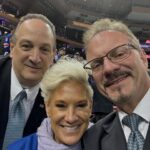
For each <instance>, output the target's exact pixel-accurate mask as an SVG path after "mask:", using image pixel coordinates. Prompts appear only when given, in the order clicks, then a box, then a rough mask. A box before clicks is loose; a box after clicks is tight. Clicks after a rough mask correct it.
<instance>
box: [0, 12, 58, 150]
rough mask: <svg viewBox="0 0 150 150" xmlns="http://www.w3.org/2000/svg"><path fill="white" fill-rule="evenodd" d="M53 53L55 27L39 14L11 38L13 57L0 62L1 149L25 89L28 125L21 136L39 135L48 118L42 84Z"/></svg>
mask: <svg viewBox="0 0 150 150" xmlns="http://www.w3.org/2000/svg"><path fill="white" fill-rule="evenodd" d="M54 51H55V27H54V25H53V24H52V23H51V22H50V21H49V20H48V19H47V18H46V17H45V16H43V15H40V14H27V15H26V16H24V17H22V18H21V19H20V21H19V23H18V25H17V27H16V30H15V31H14V34H13V35H12V38H11V52H10V55H9V56H5V57H4V58H1V59H0V118H1V119H0V149H2V147H3V142H4V137H5V132H6V128H7V123H8V119H9V118H8V114H9V111H10V109H11V106H12V104H13V99H14V97H15V96H16V95H17V94H18V92H20V91H22V90H23V89H24V90H25V91H26V93H27V99H25V101H23V104H24V107H25V124H24V129H23V135H22V136H26V135H29V134H31V133H34V132H36V130H37V127H38V126H39V125H40V124H41V122H42V120H43V119H44V118H45V117H46V112H45V108H44V107H45V106H44V102H43V98H42V97H41V94H40V89H39V83H40V81H41V79H42V77H43V75H44V73H45V72H46V70H47V69H48V67H49V66H50V65H51V64H52V63H53V58H54ZM18 138H20V137H18ZM3 149H4V148H3Z"/></svg>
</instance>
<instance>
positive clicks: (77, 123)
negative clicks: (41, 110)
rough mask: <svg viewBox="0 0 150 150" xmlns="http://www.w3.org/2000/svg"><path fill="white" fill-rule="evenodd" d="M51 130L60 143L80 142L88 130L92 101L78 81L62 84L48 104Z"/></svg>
mask: <svg viewBox="0 0 150 150" xmlns="http://www.w3.org/2000/svg"><path fill="white" fill-rule="evenodd" d="M46 110H47V115H48V117H50V118H51V128H52V130H53V132H54V138H55V140H56V141H57V142H58V143H64V144H66V145H72V144H75V143H77V142H79V140H80V138H81V137H82V135H83V133H84V132H85V130H86V129H87V126H88V123H89V117H90V115H91V99H89V98H88V97H87V91H86V89H85V87H84V86H83V85H82V84H81V83H78V82H76V81H66V82H63V83H61V84H60V85H59V86H58V87H57V88H56V89H55V91H54V92H53V93H52V96H51V98H50V99H49V100H48V102H47V103H46Z"/></svg>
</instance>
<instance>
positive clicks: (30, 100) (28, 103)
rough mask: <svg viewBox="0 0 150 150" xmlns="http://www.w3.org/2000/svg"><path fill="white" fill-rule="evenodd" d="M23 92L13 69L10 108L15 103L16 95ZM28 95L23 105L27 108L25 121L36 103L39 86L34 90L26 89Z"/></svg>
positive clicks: (33, 88)
mask: <svg viewBox="0 0 150 150" xmlns="http://www.w3.org/2000/svg"><path fill="white" fill-rule="evenodd" d="M22 90H23V87H22V86H21V84H20V83H19V81H18V79H17V77H16V74H15V72H14V70H13V68H12V69H11V90H10V96H11V97H10V98H11V101H10V108H11V106H12V105H13V103H14V98H15V97H16V95H17V94H18V93H19V92H21V91H22ZM25 91H26V93H27V99H24V100H23V104H24V107H25V119H26V120H25V121H27V119H28V117H29V114H30V112H31V110H32V107H33V104H34V102H35V98H36V96H37V94H38V92H39V85H36V86H34V87H32V88H30V89H29V88H28V89H25Z"/></svg>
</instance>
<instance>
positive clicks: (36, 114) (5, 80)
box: [0, 56, 46, 150]
mask: <svg viewBox="0 0 150 150" xmlns="http://www.w3.org/2000/svg"><path fill="white" fill-rule="evenodd" d="M10 80H11V59H10V58H9V56H6V57H4V58H0V150H1V149H2V143H3V140H4V135H5V130H6V125H7V121H8V112H9V101H10V83H11V81H10ZM45 117H46V112H45V106H44V101H43V98H42V97H41V94H40V91H39V93H38V95H37V97H36V100H35V103H34V105H33V108H32V111H31V113H30V115H29V118H28V120H27V123H26V125H25V128H24V132H23V137H24V136H26V135H29V134H31V133H34V132H36V130H37V127H39V126H40V124H41V122H42V120H43V119H44V118H45Z"/></svg>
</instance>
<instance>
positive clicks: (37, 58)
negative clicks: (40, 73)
mask: <svg viewBox="0 0 150 150" xmlns="http://www.w3.org/2000/svg"><path fill="white" fill-rule="evenodd" d="M29 59H30V60H31V61H32V62H34V63H36V64H37V63H40V62H41V53H40V50H39V49H38V48H34V49H33V50H32V51H31V55H30V58H29Z"/></svg>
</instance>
